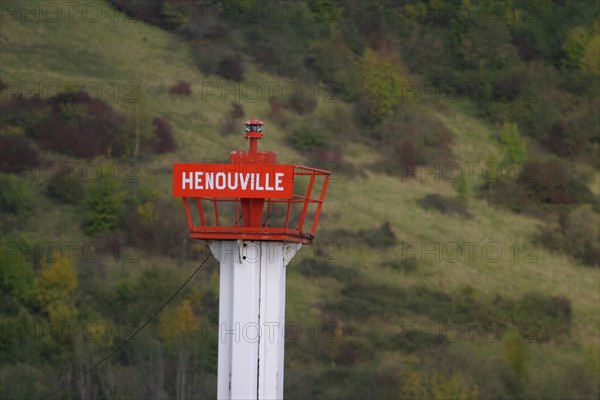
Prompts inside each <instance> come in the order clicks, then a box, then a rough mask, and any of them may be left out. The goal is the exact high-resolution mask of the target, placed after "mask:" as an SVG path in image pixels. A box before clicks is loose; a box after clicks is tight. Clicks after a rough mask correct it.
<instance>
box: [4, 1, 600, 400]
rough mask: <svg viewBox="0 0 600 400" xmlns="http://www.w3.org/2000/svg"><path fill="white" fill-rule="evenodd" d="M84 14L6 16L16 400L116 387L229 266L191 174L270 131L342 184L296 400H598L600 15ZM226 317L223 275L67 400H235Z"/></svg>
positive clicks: (295, 318)
mask: <svg viewBox="0 0 600 400" xmlns="http://www.w3.org/2000/svg"><path fill="white" fill-rule="evenodd" d="M67 3H69V2H52V1H37V0H36V1H2V2H1V5H2V28H1V34H0V50H1V54H2V57H1V59H0V89H1V91H2V92H1V93H2V97H1V102H0V141H1V142H0V148H1V156H2V191H1V192H0V211H1V213H2V219H1V225H0V229H1V233H2V239H1V240H2V257H1V259H0V285H1V286H2V291H1V299H0V304H1V311H0V319H1V320H0V323H1V324H2V338H1V342H0V360H1V363H0V378H1V382H2V385H1V387H0V395H1V397H2V398H6V399H10V398H15V399H16V398H27V399H29V398H39V397H42V396H44V395H46V394H49V393H51V392H52V391H53V390H54V389H56V388H57V387H59V386H60V385H63V384H65V383H67V382H69V381H70V380H72V379H73V378H74V377H76V376H78V375H79V374H81V373H82V372H84V371H86V370H87V369H88V368H90V367H92V366H93V365H95V363H97V362H98V361H100V360H102V359H103V358H104V357H105V356H106V355H107V354H108V353H109V352H110V351H111V350H112V349H114V348H115V347H116V346H118V345H119V344H120V343H121V342H122V341H123V340H124V339H125V338H126V337H127V335H128V334H130V333H131V332H133V331H134V330H135V328H136V327H138V326H140V325H141V324H142V323H144V322H145V321H146V320H147V319H148V317H149V316H150V315H152V314H153V313H154V311H155V310H156V309H157V307H159V306H160V305H162V304H163V302H164V301H165V300H166V299H168V298H169V297H170V295H171V294H172V293H173V291H174V290H175V289H176V288H177V287H178V286H179V285H180V284H181V283H182V282H183V281H184V280H185V279H186V277H187V276H189V274H190V273H191V272H192V271H193V270H194V269H195V268H196V266H197V265H198V263H199V262H200V261H201V260H202V259H204V257H205V256H206V255H208V250H207V248H206V247H204V245H203V244H202V243H199V242H192V241H191V240H189V239H188V238H187V231H186V230H187V226H186V221H185V215H184V212H183V209H182V206H181V204H180V203H179V202H177V201H175V200H174V199H173V198H172V196H171V193H170V191H171V189H170V187H171V165H172V163H173V162H184V161H188V162H208V161H223V162H226V161H227V160H228V152H229V151H230V150H232V149H242V148H244V147H245V144H244V142H243V141H242V140H241V137H242V132H241V131H242V129H241V128H242V125H241V122H242V121H243V119H244V118H248V117H251V116H253V115H255V116H256V117H258V118H260V119H262V120H263V121H265V122H266V129H265V133H266V140H265V141H264V142H263V144H262V147H263V148H265V149H269V150H274V151H276V152H277V153H278V155H279V160H280V161H281V162H299V163H303V164H309V165H314V166H317V167H320V168H327V169H331V170H333V171H334V174H333V182H332V184H331V185H330V189H329V192H328V198H327V202H326V206H325V208H324V215H323V218H322V222H321V229H320V232H319V235H318V240H317V243H315V244H314V245H313V246H312V247H305V248H304V249H303V251H302V253H301V255H300V256H299V257H298V258H297V259H295V260H294V261H293V262H292V263H291V264H290V267H289V268H288V282H287V284H288V295H287V320H288V321H289V322H290V323H291V324H292V327H293V329H290V330H291V332H288V333H289V337H288V341H287V344H286V359H285V362H286V371H285V397H286V398H435V399H472V398H473V399H474V398H482V399H489V398H515V399H519V398H578V399H580V398H598V396H599V384H600V382H599V379H598V376H599V357H600V356H599V346H600V345H599V343H600V306H599V304H600V291H599V290H598V289H599V287H600V278H599V272H600V269H599V257H600V234H599V226H600V219H599V211H600V210H599V201H598V200H599V197H598V196H599V194H600V173H599V170H598V168H599V167H600V158H599V145H600V136H599V135H600V126H599V125H600V115H599V110H600V104H599V99H600V96H599V91H600V85H599V83H600V9H599V6H598V3H597V2H596V1H559V0H555V1H551V0H542V1H536V2H529V1H518V0H502V1H470V0H452V1H438V0H418V1H409V2H405V1H381V2H376V1H313V0H300V1H294V2H286V1H282V2H270V1H251V0H249V1H242V0H240V1H219V0H214V1H185V0H135V1H130V0H105V1H100V0H92V1H81V2H78V3H77V5H75V6H73V5H72V3H69V4H71V5H69V4H67ZM457 166H458V167H459V168H461V169H460V170H459V171H461V172H458V173H456V171H457ZM490 248H492V251H491V252H488V250H489V249H490ZM482 249H486V250H485V251H483V250H482ZM492 254H494V255H492ZM217 322H218V266H217V263H216V262H215V261H214V260H211V261H210V262H209V264H207V266H206V267H205V268H204V270H203V271H202V272H201V273H200V274H199V275H197V276H196V277H195V278H194V280H193V281H192V282H191V283H190V284H189V285H187V286H186V288H185V289H184V290H183V291H182V293H181V294H180V295H179V296H178V297H177V298H176V299H175V300H174V302H173V303H172V304H170V305H169V306H168V307H167V308H166V309H165V310H164V311H163V312H162V313H161V314H160V316H159V317H158V318H157V319H156V320H154V321H153V322H151V323H150V324H149V325H148V326H147V327H146V328H145V329H144V330H143V331H142V332H141V333H140V334H139V335H138V336H137V337H136V338H135V339H134V340H133V342H132V343H130V344H128V345H127V346H125V347H124V348H123V349H122V350H121V351H119V352H118V353H117V354H115V355H114V356H113V357H112V358H110V359H108V360H107V361H105V362H104V363H103V364H101V365H100V366H99V367H98V368H96V369H94V370H93V371H91V372H90V373H89V374H86V375H85V376H84V377H83V378H81V379H79V380H78V381H77V382H76V383H75V384H73V385H72V386H70V387H68V388H67V389H65V390H64V391H61V392H60V393H58V394H56V395H55V396H54V397H53V398H86V399H113V398H165V399H167V398H177V399H183V398H213V397H214V396H215V393H216V359H217V339H218V338H217V336H216V334H215V329H216V324H217ZM457 332H458V333H457Z"/></svg>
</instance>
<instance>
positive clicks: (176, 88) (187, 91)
mask: <svg viewBox="0 0 600 400" xmlns="http://www.w3.org/2000/svg"><path fill="white" fill-rule="evenodd" d="M169 93H171V94H176V95H179V96H190V95H191V94H192V84H191V83H190V82H185V81H179V82H177V83H176V84H174V85H173V86H171V87H170V88H169Z"/></svg>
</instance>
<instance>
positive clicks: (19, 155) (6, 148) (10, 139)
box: [0, 135, 40, 174]
mask: <svg viewBox="0 0 600 400" xmlns="http://www.w3.org/2000/svg"><path fill="white" fill-rule="evenodd" d="M39 159H40V157H39V153H38V151H37V150H36V149H35V148H34V147H33V146H31V144H29V141H28V140H27V139H26V138H24V137H23V136H21V135H1V136H0V160H2V171H5V172H8V173H12V174H21V173H22V171H23V170H24V169H25V168H34V167H37V165H38V163H39Z"/></svg>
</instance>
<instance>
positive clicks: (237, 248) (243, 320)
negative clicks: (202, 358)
mask: <svg viewBox="0 0 600 400" xmlns="http://www.w3.org/2000/svg"><path fill="white" fill-rule="evenodd" d="M209 246H210V249H211V251H212V253H213V255H214V256H215V258H217V260H219V263H220V265H221V270H220V271H221V274H220V283H219V364H218V384H217V398H218V399H282V398H283V372H284V367H283V356H284V345H285V276H286V274H285V272H286V265H287V264H288V263H289V261H290V260H291V259H292V258H293V257H294V255H295V254H296V252H297V251H298V249H300V246H301V244H299V243H290V242H275V241H273V242H271V241H242V240H237V241H227V240H223V241H215V242H211V243H210V244H209Z"/></svg>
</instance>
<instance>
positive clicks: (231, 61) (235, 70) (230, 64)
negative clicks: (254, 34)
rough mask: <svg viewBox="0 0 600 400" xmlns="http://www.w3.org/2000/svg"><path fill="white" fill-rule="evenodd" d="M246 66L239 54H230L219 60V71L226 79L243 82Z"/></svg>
mask: <svg viewBox="0 0 600 400" xmlns="http://www.w3.org/2000/svg"><path fill="white" fill-rule="evenodd" d="M245 72H246V68H245V67H244V64H243V62H242V60H241V58H240V57H239V56H235V55H228V56H225V57H224V58H223V59H222V60H221V62H219V69H218V70H217V73H218V74H219V75H220V76H222V77H223V78H225V79H229V80H232V81H236V82H241V81H242V80H243V79H244V73H245Z"/></svg>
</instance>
